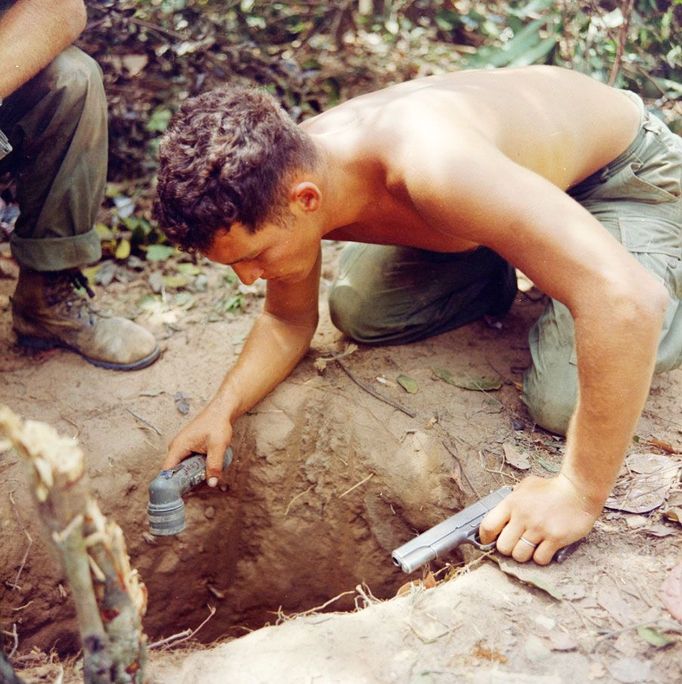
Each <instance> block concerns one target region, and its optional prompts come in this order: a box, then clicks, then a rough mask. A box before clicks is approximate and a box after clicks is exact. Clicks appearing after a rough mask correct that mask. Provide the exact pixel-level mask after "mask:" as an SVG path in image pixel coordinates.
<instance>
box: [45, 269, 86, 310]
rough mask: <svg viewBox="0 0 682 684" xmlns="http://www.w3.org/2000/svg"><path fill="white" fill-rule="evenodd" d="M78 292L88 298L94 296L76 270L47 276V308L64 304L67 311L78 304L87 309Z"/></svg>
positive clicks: (83, 277) (84, 278)
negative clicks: (84, 293) (83, 293)
mask: <svg viewBox="0 0 682 684" xmlns="http://www.w3.org/2000/svg"><path fill="white" fill-rule="evenodd" d="M79 290H85V292H86V293H87V295H88V297H90V298H92V297H94V296H95V293H94V291H93V289H92V288H91V287H90V284H89V283H88V279H87V278H86V277H85V276H84V275H83V274H82V273H81V271H80V270H79V269H77V268H73V269H69V270H67V271H58V272H55V273H52V274H50V275H49V276H48V279H47V287H46V292H45V298H46V300H47V303H48V305H49V306H57V305H59V304H65V305H66V306H67V307H68V308H69V309H70V308H72V307H73V306H74V304H78V305H81V306H85V307H86V308H89V307H88V300H87V299H84V298H83V296H82V295H81V293H80V292H79Z"/></svg>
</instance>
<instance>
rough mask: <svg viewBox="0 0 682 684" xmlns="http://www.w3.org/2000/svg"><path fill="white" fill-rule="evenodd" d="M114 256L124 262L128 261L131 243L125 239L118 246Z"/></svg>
mask: <svg viewBox="0 0 682 684" xmlns="http://www.w3.org/2000/svg"><path fill="white" fill-rule="evenodd" d="M114 256H115V257H116V258H117V259H120V260H122V261H123V260H125V259H127V258H128V257H129V256H130V241H129V240H126V239H125V238H124V239H123V240H121V241H120V242H119V243H118V245H117V246H116V252H115V253H114Z"/></svg>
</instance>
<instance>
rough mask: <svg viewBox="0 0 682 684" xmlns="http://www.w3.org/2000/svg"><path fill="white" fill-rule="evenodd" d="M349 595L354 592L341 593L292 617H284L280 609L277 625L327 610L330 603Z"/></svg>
mask: <svg viewBox="0 0 682 684" xmlns="http://www.w3.org/2000/svg"><path fill="white" fill-rule="evenodd" d="M351 594H355V591H354V590H351V591H344V592H341V593H340V594H338V595H337V596H334V597H333V598H330V599H329V600H328V601H325V602H324V603H323V604H322V605H321V606H315V607H314V608H308V610H304V611H303V612H302V613H295V614H294V615H286V614H285V613H284V612H282V609H281V608H280V609H279V610H278V611H277V624H278V625H279V624H281V623H282V622H286V621H287V620H294V619H296V618H299V617H304V616H306V615H312V614H313V613H319V612H320V611H321V610H324V609H325V608H328V607H329V606H331V604H332V603H335V602H336V601H338V600H339V599H340V598H343V597H344V596H350V595H351Z"/></svg>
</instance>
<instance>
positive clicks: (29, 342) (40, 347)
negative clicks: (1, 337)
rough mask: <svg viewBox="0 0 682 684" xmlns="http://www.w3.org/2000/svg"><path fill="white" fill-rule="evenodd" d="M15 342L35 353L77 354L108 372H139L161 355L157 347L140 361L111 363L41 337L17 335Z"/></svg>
mask: <svg viewBox="0 0 682 684" xmlns="http://www.w3.org/2000/svg"><path fill="white" fill-rule="evenodd" d="M17 341H18V343H19V346H21V347H25V348H26V349H33V350H35V351H45V350H47V349H55V348H59V349H66V350H68V351H71V352H74V353H75V354H78V356H80V357H81V358H83V359H85V360H86V361H87V362H88V363H90V364H92V365H93V366H97V367H98V368H106V369H108V370H119V371H134V370H141V369H142V368H146V367H147V366H150V365H151V364H152V363H154V361H156V359H158V358H159V356H160V355H161V349H160V348H159V347H158V345H157V346H156V348H155V349H154V351H152V352H151V353H150V354H147V356H145V357H144V358H142V359H140V360H139V361H135V363H113V362H111V361H101V360H99V359H93V358H92V357H90V356H87V355H86V354H83V352H82V351H80V350H79V349H76V347H71V346H69V345H68V344H64V343H63V342H59V341H58V340H46V339H45V338H43V337H32V336H31V335H17Z"/></svg>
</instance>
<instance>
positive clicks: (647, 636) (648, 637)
mask: <svg viewBox="0 0 682 684" xmlns="http://www.w3.org/2000/svg"><path fill="white" fill-rule="evenodd" d="M637 634H639V636H640V637H641V638H642V639H644V641H646V642H647V643H649V644H651V645H652V646H655V647H656V648H663V647H664V646H667V645H668V644H672V643H673V641H674V639H671V638H670V637H668V636H666V635H665V634H663V633H662V632H659V631H658V630H657V629H654V628H653V627H644V626H640V627H638V628H637Z"/></svg>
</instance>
